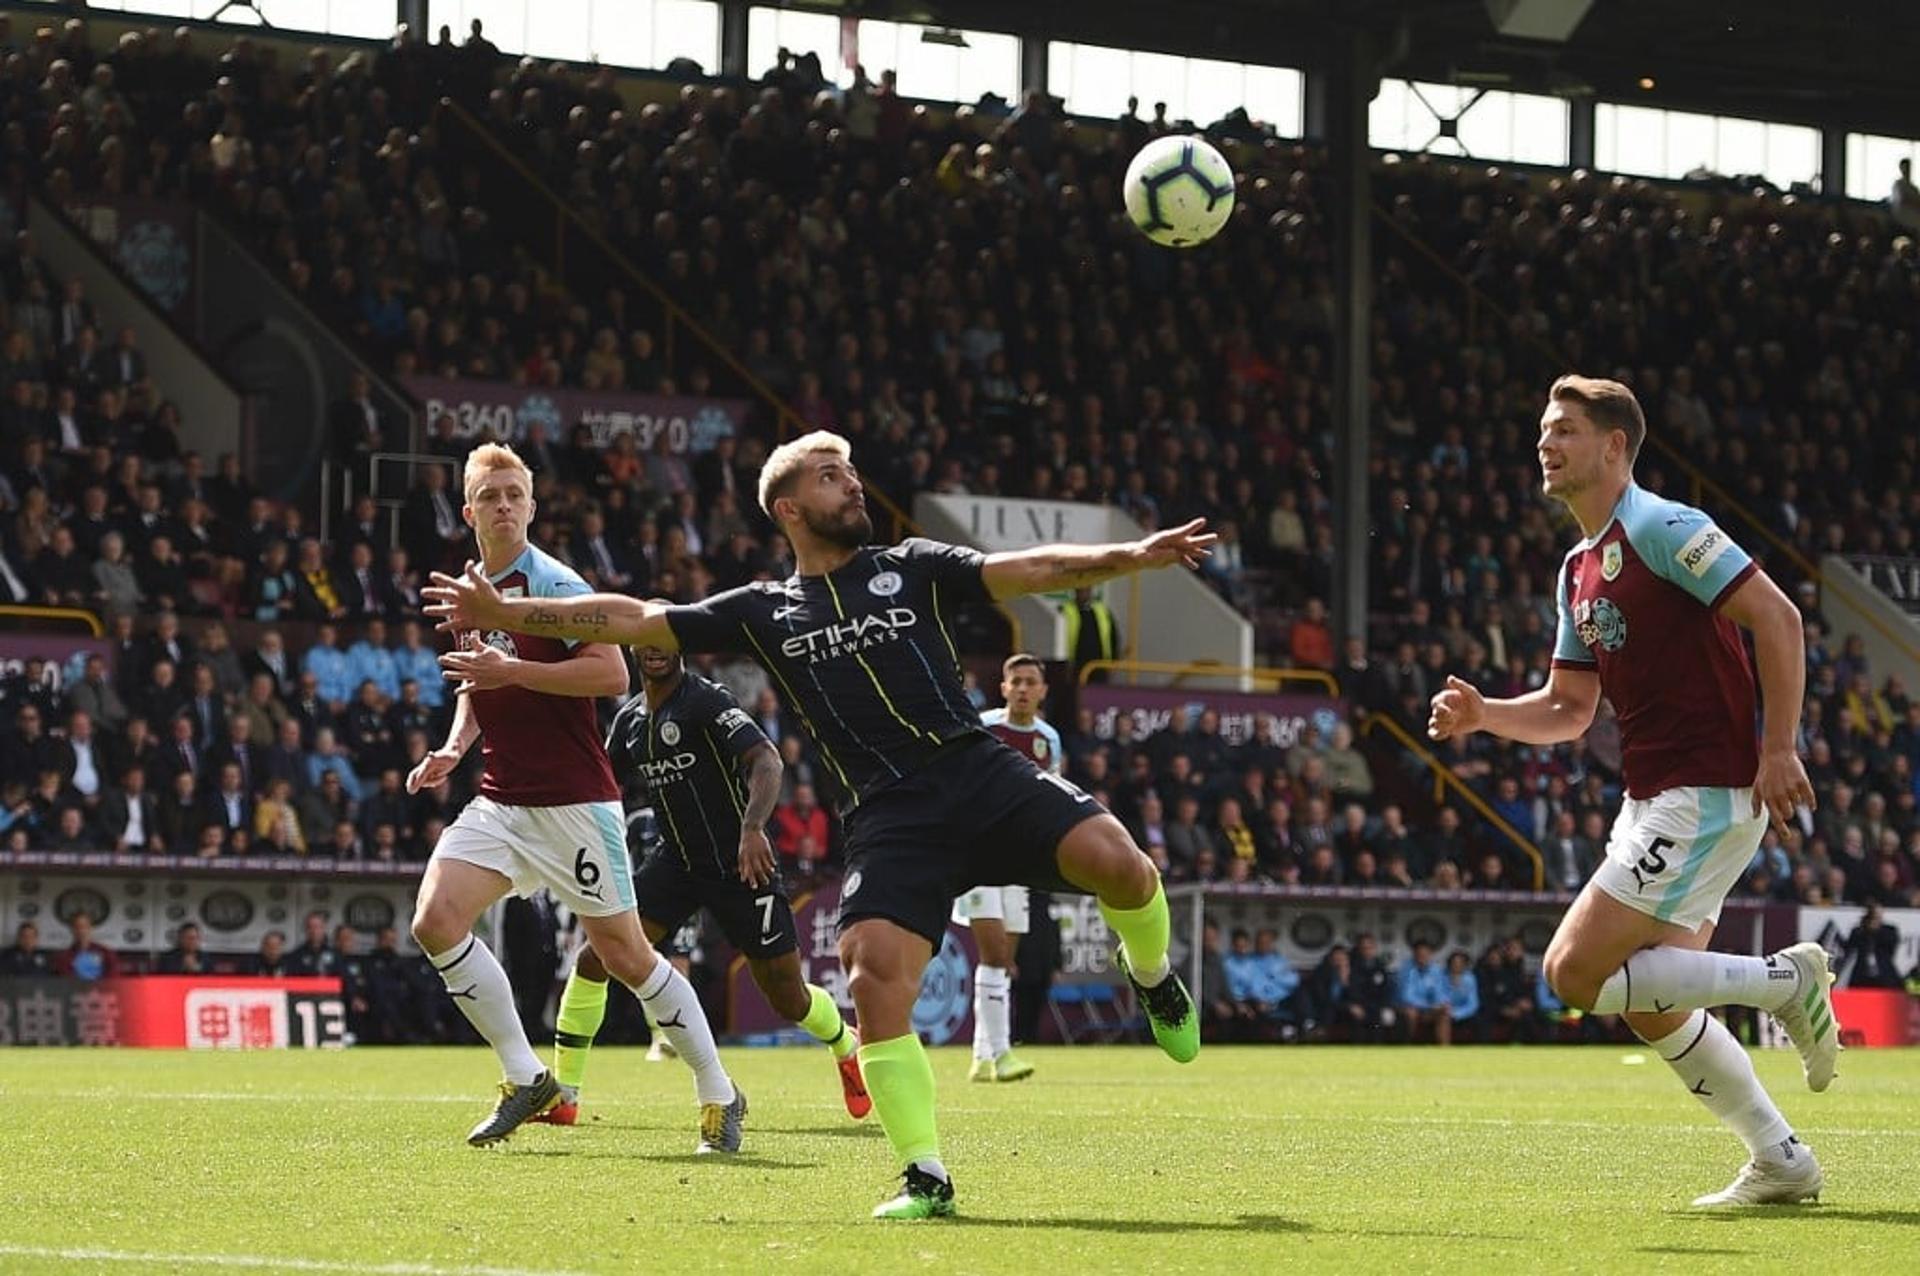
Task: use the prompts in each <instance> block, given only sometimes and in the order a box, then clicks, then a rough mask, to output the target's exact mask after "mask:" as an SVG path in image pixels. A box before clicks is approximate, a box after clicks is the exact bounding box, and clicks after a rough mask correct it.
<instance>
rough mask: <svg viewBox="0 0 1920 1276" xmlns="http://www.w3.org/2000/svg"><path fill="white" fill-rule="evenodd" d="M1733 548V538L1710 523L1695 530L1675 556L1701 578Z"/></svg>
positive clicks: (1682, 564)
mask: <svg viewBox="0 0 1920 1276" xmlns="http://www.w3.org/2000/svg"><path fill="white" fill-rule="evenodd" d="M1732 548H1733V540H1732V538H1731V537H1729V536H1728V535H1727V534H1726V533H1725V532H1723V531H1721V530H1720V529H1719V528H1718V527H1716V526H1714V525H1713V524H1712V523H1708V524H1707V525H1706V526H1705V527H1703V528H1701V529H1700V530H1699V531H1697V532H1695V533H1694V534H1693V536H1692V537H1691V538H1690V539H1688V541H1687V543H1686V544H1684V545H1682V546H1681V547H1680V549H1679V552H1678V553H1676V554H1674V556H1673V557H1674V559H1675V561H1677V562H1678V563H1679V564H1680V565H1681V566H1682V567H1684V568H1686V569H1687V570H1688V571H1690V572H1692V573H1693V574H1694V576H1695V577H1696V578H1699V577H1704V576H1705V575H1706V574H1707V569H1708V568H1710V567H1712V566H1713V565H1714V563H1716V562H1718V561H1719V559H1720V556H1721V555H1722V554H1724V553H1726V552H1727V551H1728V550H1729V549H1732Z"/></svg>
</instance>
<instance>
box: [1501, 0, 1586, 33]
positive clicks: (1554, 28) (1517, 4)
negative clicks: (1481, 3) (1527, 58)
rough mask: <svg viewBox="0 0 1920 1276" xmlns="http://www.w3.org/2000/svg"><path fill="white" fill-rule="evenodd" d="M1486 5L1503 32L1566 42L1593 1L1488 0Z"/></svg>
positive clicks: (1584, 17)
mask: <svg viewBox="0 0 1920 1276" xmlns="http://www.w3.org/2000/svg"><path fill="white" fill-rule="evenodd" d="M1486 6H1487V16H1488V17H1489V18H1491V19H1493V27H1494V30H1496V31H1498V32H1499V33H1500V34H1501V35H1510V36H1516V37H1518V38H1520V39H1522V40H1551V41H1553V42H1554V43H1556V44H1564V43H1565V42H1566V41H1567V39H1568V38H1569V37H1571V36H1572V35H1573V33H1574V31H1575V30H1576V29H1578V27H1579V26H1580V24H1581V22H1583V21H1584V20H1585V19H1586V16H1587V10H1589V9H1591V8H1593V0H1486Z"/></svg>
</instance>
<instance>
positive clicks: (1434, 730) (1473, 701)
mask: <svg viewBox="0 0 1920 1276" xmlns="http://www.w3.org/2000/svg"><path fill="white" fill-rule="evenodd" d="M1486 716H1487V698H1486V697H1485V696H1483V695H1481V694H1480V688H1478V687H1476V686H1474V685H1473V684H1472V683H1471V682H1468V681H1467V680H1466V679H1464V678H1456V677H1454V676H1453V675H1452V674H1448V675H1447V685H1446V686H1445V687H1444V688H1442V689H1441V690H1440V691H1438V692H1435V693H1434V697H1433V704H1432V706H1431V708H1430V710H1429V712H1428V715H1427V734H1428V735H1429V736H1431V737H1432V738H1433V739H1435V740H1451V739H1452V738H1453V737H1454V736H1457V735H1472V734H1473V733H1474V732H1475V731H1478V730H1479V729H1480V724H1481V723H1482V722H1483V721H1485V720H1486Z"/></svg>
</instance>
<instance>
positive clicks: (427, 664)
mask: <svg viewBox="0 0 1920 1276" xmlns="http://www.w3.org/2000/svg"><path fill="white" fill-rule="evenodd" d="M393 663H394V672H395V674H396V675H397V676H398V677H399V679H400V681H401V682H402V683H405V682H406V681H407V680H408V679H412V680H413V681H414V682H415V683H417V684H418V685H419V688H420V703H421V704H423V705H425V706H426V707H427V708H429V709H438V708H439V707H440V706H441V705H442V704H444V703H446V698H447V678H446V671H445V670H443V669H441V668H440V657H439V653H438V652H436V651H435V650H434V649H433V648H432V647H430V646H428V645H427V643H426V634H425V630H424V629H422V627H421V625H420V622H419V621H417V620H409V621H407V622H405V623H404V624H402V625H401V626H400V645H399V647H397V648H395V649H394V652H393Z"/></svg>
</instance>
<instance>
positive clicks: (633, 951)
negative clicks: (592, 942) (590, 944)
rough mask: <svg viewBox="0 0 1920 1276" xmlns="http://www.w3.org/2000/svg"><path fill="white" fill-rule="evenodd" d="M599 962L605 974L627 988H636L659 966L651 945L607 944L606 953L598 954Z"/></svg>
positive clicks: (657, 957) (650, 976) (657, 956)
mask: <svg viewBox="0 0 1920 1276" xmlns="http://www.w3.org/2000/svg"><path fill="white" fill-rule="evenodd" d="M597 946H598V945H597V943H596V948H597ZM600 962H601V965H602V966H603V967H604V968H605V970H606V972H607V974H610V975H612V976H613V977H614V978H615V979H618V980H619V981H620V982H621V983H623V984H625V985H627V986H628V987H629V988H638V987H639V986H640V985H641V984H643V983H645V982H646V981H647V980H648V979H650V978H652V977H653V968H654V967H655V966H657V965H659V964H660V957H659V955H658V954H657V953H655V952H654V951H653V946H652V945H651V944H647V943H644V942H642V943H637V944H634V943H620V944H609V945H608V946H607V951H605V952H602V953H601V954H600Z"/></svg>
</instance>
